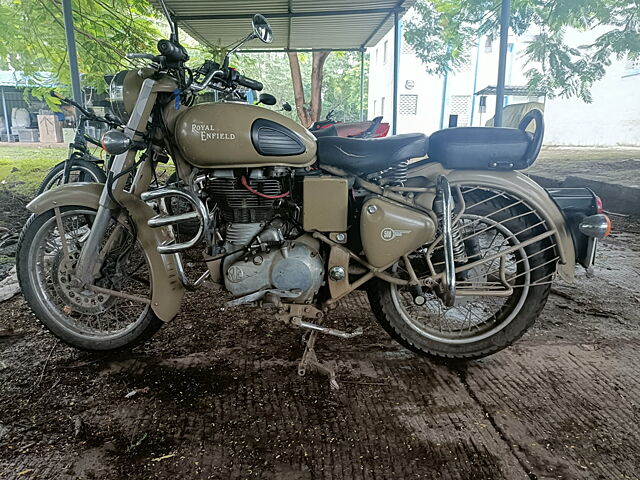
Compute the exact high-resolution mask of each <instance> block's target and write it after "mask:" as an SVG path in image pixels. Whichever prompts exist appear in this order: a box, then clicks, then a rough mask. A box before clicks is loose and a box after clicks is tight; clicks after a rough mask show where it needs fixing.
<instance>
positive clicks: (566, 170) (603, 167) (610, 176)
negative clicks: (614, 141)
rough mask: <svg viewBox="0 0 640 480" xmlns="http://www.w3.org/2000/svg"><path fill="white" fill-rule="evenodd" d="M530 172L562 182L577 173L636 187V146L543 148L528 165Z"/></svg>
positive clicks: (639, 154)
mask: <svg viewBox="0 0 640 480" xmlns="http://www.w3.org/2000/svg"><path fill="white" fill-rule="evenodd" d="M527 173H529V174H532V175H540V176H542V177H547V178H552V179H554V180H556V181H562V180H564V179H566V178H567V177H570V176H577V177H581V178H586V179H590V180H596V181H601V182H609V183H616V184H619V185H623V186H627V187H636V188H638V187H640V148H638V147H618V148H615V147H609V148H590V147H549V146H547V147H544V148H543V149H542V151H541V152H540V156H539V157H538V160H536V163H535V164H534V165H533V167H532V168H530V169H529V170H527Z"/></svg>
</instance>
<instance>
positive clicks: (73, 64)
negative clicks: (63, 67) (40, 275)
mask: <svg viewBox="0 0 640 480" xmlns="http://www.w3.org/2000/svg"><path fill="white" fill-rule="evenodd" d="M62 15H63V16H64V32H65V34H66V36H67V53H68V55H69V71H70V74H71V90H72V91H73V99H74V100H75V101H76V102H78V103H79V104H82V90H81V89H80V70H79V69H78V52H77V51H76V35H75V32H74V30H73V9H72V7H71V0H62Z"/></svg>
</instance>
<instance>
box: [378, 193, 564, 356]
mask: <svg viewBox="0 0 640 480" xmlns="http://www.w3.org/2000/svg"><path fill="white" fill-rule="evenodd" d="M466 191H467V192H468V193H465V195H464V198H465V203H466V205H467V210H466V216H463V217H462V219H461V221H460V222H459V223H458V224H457V225H456V226H454V229H455V228H458V229H460V232H461V236H462V239H463V242H464V245H465V249H466V250H467V254H468V255H469V258H468V260H467V262H468V263H472V262H474V261H476V260H478V259H482V258H490V255H495V254H498V253H499V252H501V251H502V252H506V251H508V249H509V248H511V247H514V246H517V245H518V244H519V243H522V242H524V241H526V240H527V239H530V238H533V237H534V236H536V235H539V234H540V233H543V232H544V231H545V229H544V226H543V225H544V224H543V222H542V223H541V221H540V218H539V217H538V216H537V214H536V213H535V211H534V210H533V209H530V208H529V207H527V206H526V205H525V204H524V202H523V201H521V200H519V199H515V198H513V197H509V196H508V195H506V194H503V193H500V192H498V193H496V192H493V191H488V190H483V189H478V188H473V189H466ZM463 192H465V189H463ZM469 207H471V208H469ZM470 226H471V227H470ZM469 228H472V229H471V230H469ZM496 238H498V241H497V242H496ZM465 239H467V240H465ZM437 252H438V249H437V248H436V249H435V250H434V251H433V252H432V253H433V254H432V262H433V264H434V265H438V261H439V260H441V258H437ZM421 255H422V256H421ZM502 256H504V257H505V266H504V273H505V278H506V279H507V280H508V283H509V285H511V287H512V293H511V294H510V295H509V296H508V297H495V296H490V295H485V296H483V295H481V294H479V295H475V296H467V297H464V296H457V297H456V303H455V304H454V306H453V307H445V306H444V304H443V303H442V302H441V301H440V299H439V298H438V297H437V296H436V295H435V294H429V293H425V297H426V302H425V303H424V305H422V306H418V305H416V304H415V302H414V298H415V297H414V296H415V291H411V289H410V288H405V287H399V286H396V285H392V284H390V283H387V282H384V281H382V280H374V281H372V282H370V284H369V287H368V296H369V301H370V303H371V307H372V310H373V312H374V314H375V316H376V318H377V320H378V322H379V323H380V325H381V326H382V327H383V328H384V329H385V330H386V331H387V332H388V333H389V334H390V335H391V336H392V337H393V338H394V339H395V340H396V341H398V342H399V343H400V344H402V345H403V346H405V347H407V348H409V349H410V350H413V351H414V352H417V353H420V354H423V355H428V356H432V357H436V358H441V359H460V360H469V359H474V358H480V357H485V356H487V355H490V354H492V353H495V352H497V351H499V350H502V349H504V348H506V347H507V346H509V345H511V344H512V343H513V342H515V341H516V340H517V339H519V338H520V337H521V336H522V335H523V334H524V333H525V332H526V331H527V330H528V329H529V327H531V325H532V324H533V323H534V321H535V320H536V318H537V317H538V316H539V315H540V312H541V311H542V309H543V308H544V305H545V303H546V301H547V297H548V296H549V292H550V289H551V280H552V278H553V274H554V272H555V264H556V263H557V257H556V254H555V248H554V245H553V242H552V240H551V238H547V239H544V240H542V241H539V242H536V243H534V244H531V245H529V246H525V247H521V248H519V249H517V250H515V251H513V252H512V253H505V254H504V255H502ZM507 257H508V258H507ZM414 258H416V260H417V264H416V265H414V264H413V263H414V262H412V266H413V268H414V269H416V270H417V269H419V268H420V260H421V259H422V258H424V250H421V251H420V255H418V254H416V255H414ZM440 263H442V262H440ZM486 264H487V265H488V266H486V268H485V267H484V265H485V264H484V263H482V264H481V265H479V266H478V267H475V268H474V269H473V270H467V274H466V275H462V276H461V275H460V274H458V275H457V281H459V282H460V284H461V285H465V284H466V285H468V288H469V290H474V289H475V290H481V289H482V288H485V290H484V291H485V292H486V291H487V290H488V289H489V288H491V287H488V285H490V284H492V283H496V282H495V280H496V279H497V278H498V277H499V274H498V270H499V269H500V268H502V267H501V266H500V267H498V269H497V268H496V263H495V261H494V260H493V261H489V260H488V261H487V262H486ZM422 266H423V270H422V271H423V273H426V272H425V270H426V269H425V268H424V265H422ZM401 267H402V265H401V264H399V265H398V266H397V267H396V271H400V270H401V269H402V268H401ZM441 268H442V267H441ZM419 276H420V275H419ZM426 276H428V275H423V278H424V277H426ZM494 288H495V287H494ZM504 290H505V292H506V291H507V289H506V288H505V289H504Z"/></svg>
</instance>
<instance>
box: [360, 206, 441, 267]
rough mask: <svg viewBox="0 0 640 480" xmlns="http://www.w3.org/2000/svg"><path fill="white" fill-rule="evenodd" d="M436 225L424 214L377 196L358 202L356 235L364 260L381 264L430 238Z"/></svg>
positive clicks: (377, 265) (388, 262) (409, 250)
mask: <svg viewBox="0 0 640 480" xmlns="http://www.w3.org/2000/svg"><path fill="white" fill-rule="evenodd" d="M435 234H436V225H435V224H434V223H433V220H431V218H430V217H428V216H427V215H425V214H422V213H419V212H417V211H415V210H411V209H409V208H408V207H405V206H403V205H398V204H396V203H393V202H390V201H389V200H386V199H383V198H381V197H373V198H370V199H369V200H367V201H366V202H365V203H364V204H363V205H362V214H361V216H360V236H361V237H362V248H363V250H364V254H365V256H366V257H367V261H368V262H369V263H370V264H371V265H373V266H374V267H378V268H380V267H384V266H387V265H390V264H392V263H393V262H395V261H396V260H398V259H399V258H400V257H401V256H402V255H405V254H407V253H410V252H412V251H414V250H415V249H416V248H418V247H419V246H421V245H424V244H425V243H429V242H431V241H433V239H434V238H435Z"/></svg>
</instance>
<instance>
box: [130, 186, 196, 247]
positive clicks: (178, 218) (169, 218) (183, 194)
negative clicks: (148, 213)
mask: <svg viewBox="0 0 640 480" xmlns="http://www.w3.org/2000/svg"><path fill="white" fill-rule="evenodd" d="M167 197H179V198H182V199H183V200H186V201H187V202H188V203H189V205H191V207H192V208H193V211H191V212H186V213H181V214H177V215H163V214H160V215H156V216H155V217H152V218H150V219H149V221H148V222H147V225H149V226H150V227H151V228H159V227H165V226H169V225H175V224H178V223H181V222H186V221H189V220H195V219H197V220H198V221H199V223H200V225H199V227H198V232H197V233H196V234H195V235H194V237H193V238H192V239H191V240H189V241H187V242H179V243H170V244H162V245H158V253H161V254H170V253H179V252H182V251H184V250H188V249H189V248H192V247H193V246H195V245H197V244H198V243H199V242H200V241H201V240H202V237H203V236H204V232H205V225H206V223H205V222H206V221H207V219H208V218H209V216H208V214H207V209H206V207H205V206H204V204H203V203H202V202H201V201H200V199H199V198H198V197H197V196H196V195H195V194H194V193H192V192H189V191H187V190H180V189H177V188H159V189H157V190H152V191H150V192H144V193H143V194H142V195H141V196H140V198H141V199H142V200H143V201H144V202H149V201H151V200H159V199H165V198H167Z"/></svg>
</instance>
